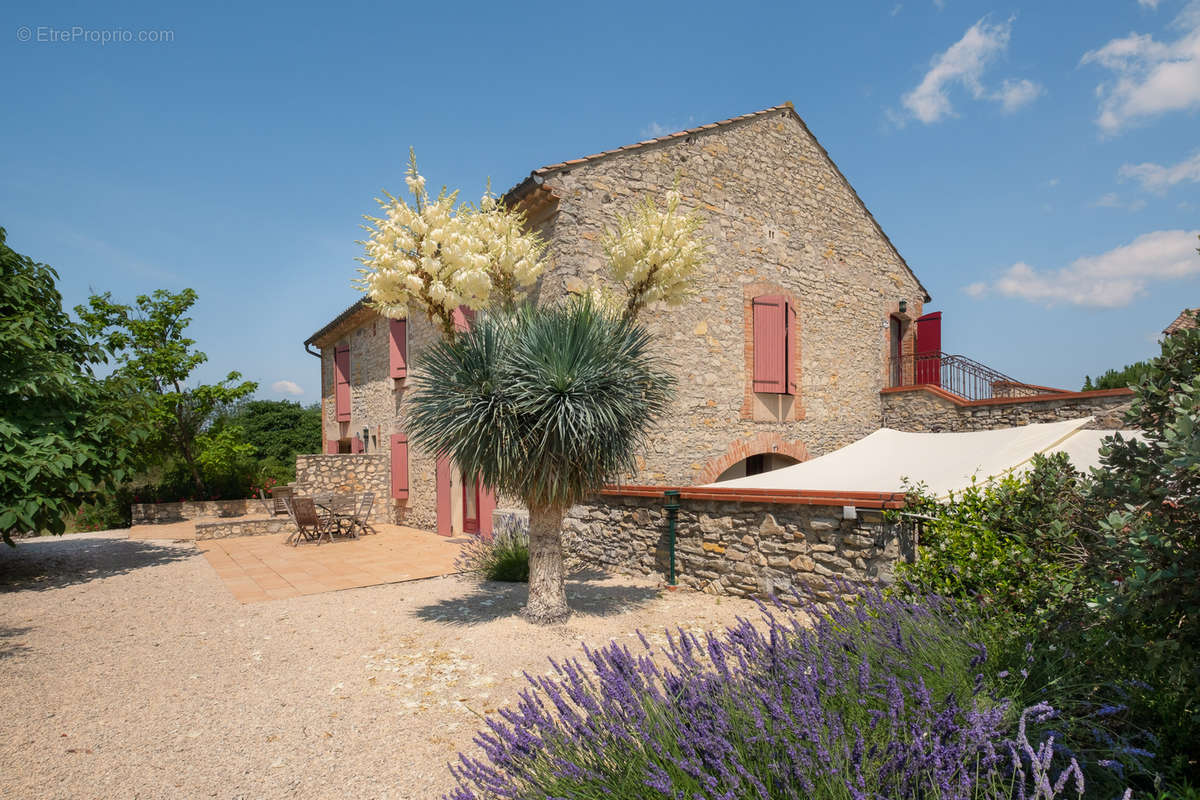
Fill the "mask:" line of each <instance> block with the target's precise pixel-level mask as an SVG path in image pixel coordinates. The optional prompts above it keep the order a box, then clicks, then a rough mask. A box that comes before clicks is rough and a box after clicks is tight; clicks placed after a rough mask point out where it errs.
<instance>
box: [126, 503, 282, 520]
mask: <svg viewBox="0 0 1200 800" xmlns="http://www.w3.org/2000/svg"><path fill="white" fill-rule="evenodd" d="M130 508H131V513H132V515H133V524H134V525H163V524H166V523H170V522H183V521H184V520H191V519H216V518H220V517H244V516H246V515H249V514H262V513H265V509H264V508H263V505H262V502H261V501H260V500H257V499H249V500H184V501H183V502H180V503H134V504H133V505H132V506H131V507H130Z"/></svg>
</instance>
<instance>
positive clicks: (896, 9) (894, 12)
mask: <svg viewBox="0 0 1200 800" xmlns="http://www.w3.org/2000/svg"><path fill="white" fill-rule="evenodd" d="M902 8H904V4H903V3H896V5H894V6H892V16H893V17H894V16H896V15H897V14H899V13H900V9H902Z"/></svg>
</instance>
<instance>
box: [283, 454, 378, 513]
mask: <svg viewBox="0 0 1200 800" xmlns="http://www.w3.org/2000/svg"><path fill="white" fill-rule="evenodd" d="M391 480H392V471H391V465H390V464H389V463H388V457H387V456H386V455H382V454H375V455H370V454H367V455H363V454H355V455H349V454H341V455H301V456H296V482H295V483H294V484H293V487H294V489H295V492H296V494H297V495H300V496H311V495H314V494H325V493H328V492H332V493H334V494H356V495H358V494H363V493H364V492H374V493H375V504H374V505H373V506H371V516H370V519H371V521H373V522H394V521H395V519H396V516H395V510H394V508H393V505H392V503H391V488H392V487H391Z"/></svg>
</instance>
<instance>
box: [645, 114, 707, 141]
mask: <svg viewBox="0 0 1200 800" xmlns="http://www.w3.org/2000/svg"><path fill="white" fill-rule="evenodd" d="M695 125H696V118H695V117H688V118H687V122H686V123H684V124H682V125H674V124H671V123H667V124H666V125H660V124H659V123H658V122H657V121H656V122H651V123H650V124H649V125H647V126H646V127H644V128H642V138H643V139H657V138H658V137H660V136H666V135H667V134H670V133H678V132H679V131H682V130H687V129H688V128H692V127H695Z"/></svg>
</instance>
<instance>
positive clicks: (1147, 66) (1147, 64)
mask: <svg viewBox="0 0 1200 800" xmlns="http://www.w3.org/2000/svg"><path fill="white" fill-rule="evenodd" d="M1172 27H1173V28H1175V29H1176V30H1179V31H1180V34H1179V38H1177V39H1175V40H1174V41H1163V42H1160V41H1157V40H1156V39H1155V38H1154V37H1153V36H1151V35H1150V34H1148V33H1131V34H1129V35H1128V36H1125V37H1122V38H1119V39H1113V40H1111V41H1110V42H1108V43H1107V44H1105V45H1104V46H1103V47H1100V48H1099V49H1096V50H1089V51H1088V52H1087V53H1084V55H1083V58H1082V59H1081V60H1080V62H1079V63H1080V64H1096V65H1098V66H1100V67H1103V68H1104V69H1107V70H1109V71H1110V72H1112V73H1113V80H1112V81H1109V82H1105V83H1101V84H1100V85H1099V86H1097V87H1096V96H1097V97H1099V98H1100V114H1099V116H1097V117H1096V124H1097V125H1099V126H1100V129H1101V130H1102V131H1104V133H1106V134H1114V133H1117V132H1118V131H1120V130H1121V129H1122V128H1124V127H1125V126H1126V125H1128V124H1129V123H1131V122H1134V121H1139V120H1145V119H1148V118H1152V117H1156V116H1158V115H1160V114H1167V113H1169V112H1172V111H1187V110H1189V109H1192V110H1194V109H1200V0H1191V2H1189V3H1188V4H1187V6H1185V7H1184V9H1183V11H1181V12H1180V13H1179V16H1178V17H1176V18H1175V21H1174V22H1173V23H1172Z"/></svg>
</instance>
